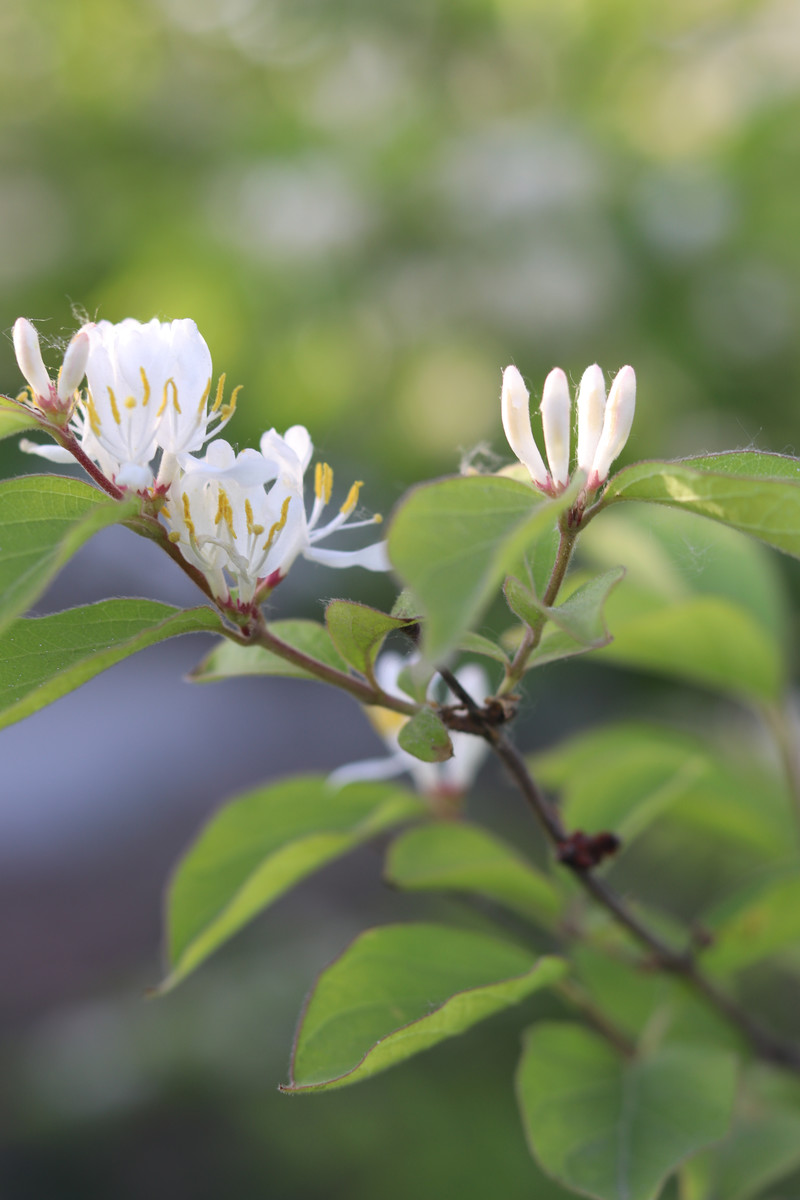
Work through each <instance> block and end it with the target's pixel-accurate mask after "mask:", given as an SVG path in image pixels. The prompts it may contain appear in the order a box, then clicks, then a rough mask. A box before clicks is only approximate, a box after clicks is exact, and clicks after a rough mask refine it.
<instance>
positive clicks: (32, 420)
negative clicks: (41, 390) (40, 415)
mask: <svg viewBox="0 0 800 1200" xmlns="http://www.w3.org/2000/svg"><path fill="white" fill-rule="evenodd" d="M38 425H39V422H38V421H37V420H36V417H35V415H34V414H33V413H32V412H31V411H30V409H27V408H25V407H24V406H23V405H21V404H15V403H14V401H13V400H11V399H10V398H9V397H8V396H0V440H2V439H3V438H7V437H14V436H15V435H18V434H20V433H25V431H26V430H28V429H36V428H37V426H38Z"/></svg>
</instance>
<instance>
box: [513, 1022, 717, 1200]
mask: <svg viewBox="0 0 800 1200" xmlns="http://www.w3.org/2000/svg"><path fill="white" fill-rule="evenodd" d="M735 1086H736V1059H735V1058H734V1056H733V1055H732V1054H728V1053H726V1052H724V1051H719V1050H716V1049H709V1048H707V1047H703V1046H695V1045H693V1046H674V1045H668V1046H664V1047H663V1048H662V1049H660V1050H658V1051H656V1052H655V1053H654V1054H651V1055H648V1056H647V1057H642V1058H641V1059H636V1060H631V1061H626V1060H623V1059H621V1058H620V1057H619V1056H618V1054H616V1053H615V1052H614V1050H612V1049H611V1047H610V1046H609V1045H608V1044H607V1043H606V1042H604V1041H603V1040H602V1039H601V1038H599V1037H598V1036H597V1035H596V1034H593V1033H589V1032H588V1031H587V1030H585V1029H582V1028H580V1027H579V1026H577V1025H567V1024H562V1023H557V1022H543V1023H541V1024H540V1025H536V1026H534V1027H533V1028H532V1029H530V1030H529V1031H528V1033H527V1036H526V1039H525V1047H524V1051H523V1055H522V1060H521V1062H520V1067H519V1071H518V1074H517V1096H518V1099H519V1104H520V1109H521V1112H522V1121H523V1125H524V1127H525V1134H526V1137H527V1139H528V1143H529V1145H530V1148H531V1151H532V1153H533V1155H534V1157H535V1158H536V1160H537V1161H538V1163H539V1165H540V1166H541V1167H542V1168H543V1170H544V1171H545V1172H546V1173H547V1174H548V1175H551V1176H552V1177H553V1178H554V1179H556V1180H558V1182H559V1183H561V1184H563V1185H564V1186H565V1187H568V1188H572V1189H573V1190H574V1191H576V1192H580V1193H581V1194H582V1195H585V1196H592V1197H595V1198H596V1200H655V1197H656V1196H657V1195H658V1193H659V1191H660V1190H661V1187H662V1185H663V1183H664V1181H665V1180H666V1178H667V1176H668V1175H669V1174H670V1173H671V1172H672V1171H673V1170H675V1168H676V1167H677V1166H679V1164H680V1163H681V1162H682V1161H683V1160H684V1159H685V1158H688V1157H689V1155H691V1154H694V1153H696V1152H697V1151H698V1150H701V1149H702V1148H703V1147H704V1146H707V1145H709V1144H710V1143H712V1142H716V1141H718V1140H719V1139H720V1138H721V1137H723V1136H724V1134H725V1132H726V1130H727V1128H728V1125H729V1123H730V1119H731V1113H732V1109H733V1100H734V1091H735Z"/></svg>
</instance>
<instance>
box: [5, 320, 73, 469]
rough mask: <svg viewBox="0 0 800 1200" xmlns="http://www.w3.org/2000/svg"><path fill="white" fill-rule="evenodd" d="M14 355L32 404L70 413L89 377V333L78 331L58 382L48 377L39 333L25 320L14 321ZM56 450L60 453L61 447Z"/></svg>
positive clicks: (36, 406) (52, 410)
mask: <svg viewBox="0 0 800 1200" xmlns="http://www.w3.org/2000/svg"><path fill="white" fill-rule="evenodd" d="M14 353H15V355H16V357H17V363H18V365H19V369H20V371H21V372H22V375H23V377H24V379H25V380H26V382H27V384H28V390H29V395H30V403H31V404H32V405H33V406H34V407H35V408H39V409H41V410H42V411H43V412H45V413H69V412H70V410H71V409H72V407H73V405H74V403H75V392H76V390H77V389H78V387H79V386H80V383H81V380H82V379H83V377H84V375H85V374H86V360H87V358H88V356H89V338H88V336H87V335H86V333H85V332H84V331H83V330H79V332H78V333H76V334H75V336H74V337H73V339H72V341H71V342H70V343H69V345H68V346H67V349H66V351H65V354H64V361H63V363H62V366H61V369H60V370H59V372H58V378H57V380H56V381H55V382H53V380H52V379H51V378H50V376H49V375H48V373H47V368H46V367H45V365H44V361H43V359H42V350H41V347H40V345H39V334H38V333H37V332H36V330H35V328H34V327H33V325H32V324H31V323H30V321H27V320H26V319H25V317H19V318H18V320H16V321H15V322H14ZM23 397H24V394H23ZM23 397H20V399H23ZM55 449H59V450H60V449H61V447H55Z"/></svg>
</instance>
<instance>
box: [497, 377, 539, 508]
mask: <svg viewBox="0 0 800 1200" xmlns="http://www.w3.org/2000/svg"><path fill="white" fill-rule="evenodd" d="M500 412H501V416H502V419H503V429H504V430H505V435H506V437H507V438H508V444H509V446H510V447H511V449H512V450H513V451H514V453H515V454H516V456H517V458H518V459H519V461H520V462H521V463H522V465H523V466H524V467H527V469H528V473H529V475H530V477H531V479H532V480H533V482H534V483H535V484H536V485H537V487H540V488H543V489H545V490H546V489H547V487H548V482H549V481H548V477H547V468H546V467H545V465H544V460H543V459H542V456H541V454H540V453H539V448H538V446H537V445H536V442H535V441H534V438H533V431H532V430H531V413H530V392H529V391H528V389H527V388H526V387H525V384H524V383H523V380H522V376H521V375H520V373H519V371H518V370H517V368H516V367H514V366H510V367H506V369H505V371H503V389H502V392H501V395H500Z"/></svg>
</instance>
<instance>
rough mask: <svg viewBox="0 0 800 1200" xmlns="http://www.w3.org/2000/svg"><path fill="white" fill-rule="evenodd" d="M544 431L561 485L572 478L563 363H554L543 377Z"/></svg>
mask: <svg viewBox="0 0 800 1200" xmlns="http://www.w3.org/2000/svg"><path fill="white" fill-rule="evenodd" d="M539 409H540V412H541V414H542V432H543V433H544V446H545V450H546V451H547V461H548V463H549V465H550V475H551V477H552V479H553V482H554V483H556V484H557V485H558V486H559V487H566V486H567V483H568V482H569V429H570V424H571V421H570V409H571V403H570V398H569V384H568V383H567V377H566V375H565V374H564V372H563V371H562V370H561V368H560V367H555V368H554V369H553V370H552V371H551V372H550V374H549V375H548V376H547V379H545V381H544V391H543V392H542V403H541V405H540V406H539Z"/></svg>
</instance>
